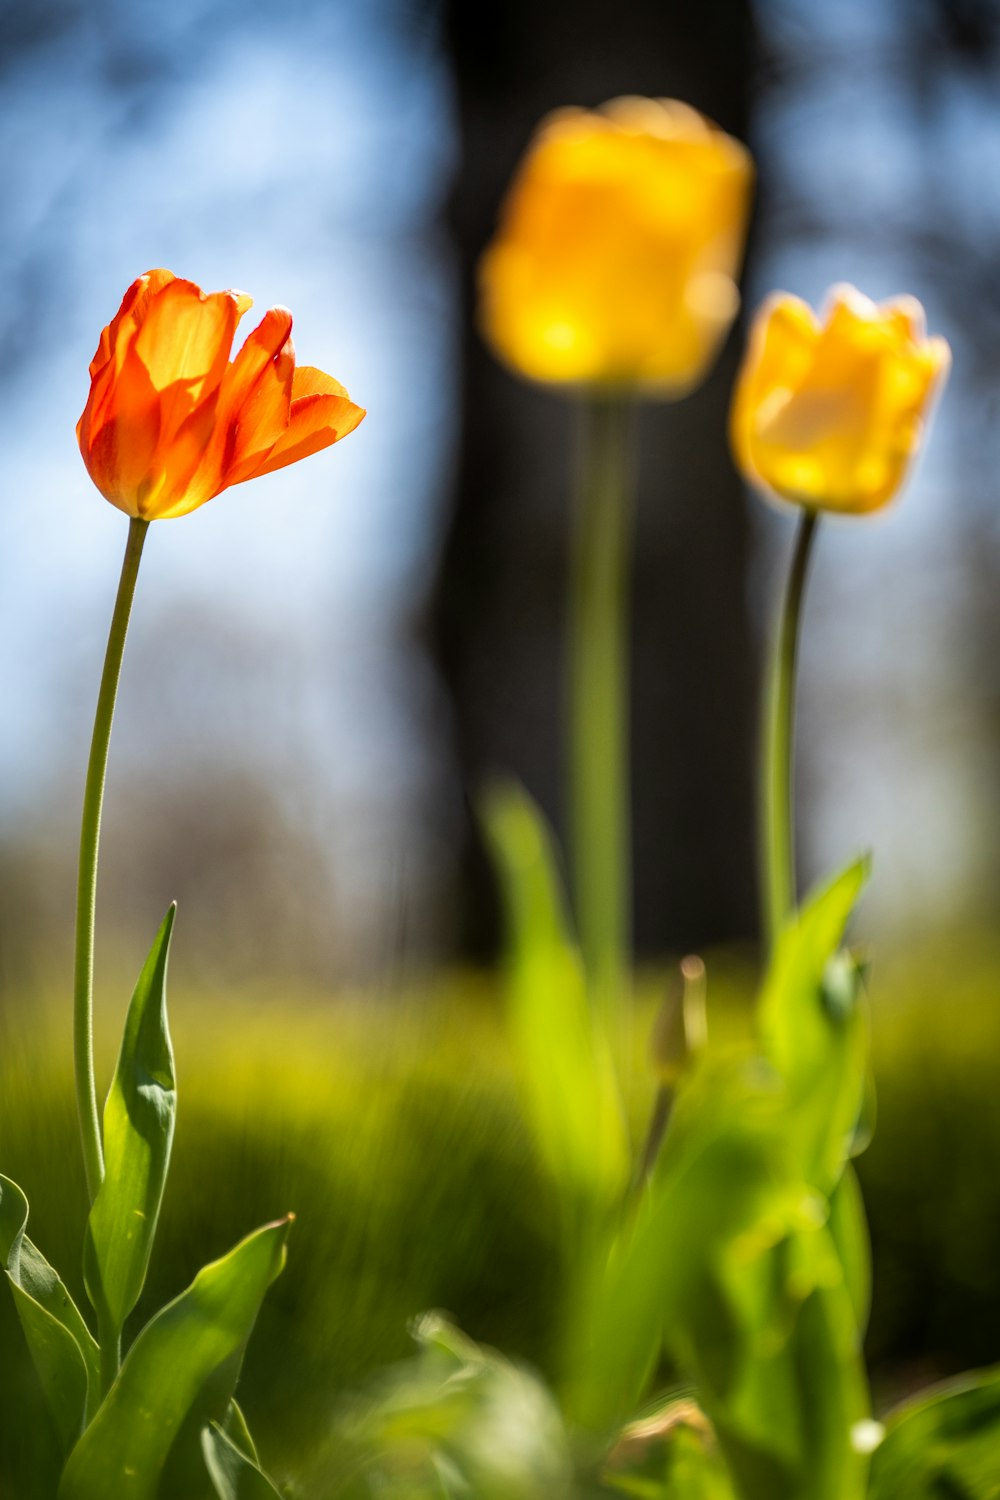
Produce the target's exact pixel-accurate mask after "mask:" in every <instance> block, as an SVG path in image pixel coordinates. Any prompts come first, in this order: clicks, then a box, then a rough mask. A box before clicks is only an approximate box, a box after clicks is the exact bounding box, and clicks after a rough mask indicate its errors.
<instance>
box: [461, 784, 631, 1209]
mask: <svg viewBox="0 0 1000 1500" xmlns="http://www.w3.org/2000/svg"><path fill="white" fill-rule="evenodd" d="M483 817H484V822H485V826H486V829H487V833H488V835H489V838H490V843H491V846H492V849H493V854H494V858H495V861H496V868H497V871H498V874H499V877H500V883H501V888H502V891H503V897H504V904H505V909H506V913H507V923H508V946H507V1005H508V1015H509V1020H510V1028H511V1035H512V1038H513V1042H514V1047H515V1054H516V1057H517V1061H518V1064H519V1069H520V1076H521V1081H522V1085H523V1089H524V1095H525V1100H526V1105H527V1111H528V1114H529V1116H530V1118H531V1121H532V1124H533V1126H534V1129H535V1133H536V1138H537V1142H538V1146H539V1149H540V1151H541V1152H542V1154H543V1156H544V1159H545V1161H546V1163H547V1165H548V1167H549V1170H550V1172H551V1173H552V1178H553V1182H554V1184H555V1186H556V1189H557V1191H558V1192H560V1193H561V1194H562V1196H563V1200H564V1204H565V1209H566V1214H567V1218H568V1221H569V1223H570V1225H571V1226H573V1227H574V1228H576V1229H577V1230H578V1229H579V1225H577V1224H575V1219H576V1215H577V1214H579V1212H580V1211H581V1207H582V1210H583V1212H584V1213H586V1211H587V1207H588V1206H597V1207H598V1208H599V1209H606V1208H607V1206H608V1205H609V1204H610V1203H613V1202H615V1200H616V1199H617V1197H618V1195H619V1194H620V1193H621V1191H622V1188H623V1187H624V1185H625V1183H626V1182H627V1180H628V1172H629V1155H628V1151H629V1147H628V1137H627V1132H626V1128H625V1123H624V1114H623V1107H622V1101H621V1094H620V1090H619V1086H618V1082H617V1077H616V1072H615V1067H614V1062H613V1058H612V1054H611V1048H610V1046H609V1041H608V1038H607V1037H606V1036H605V1035H603V1034H602V1031H601V1029H600V1027H599V1026H598V1024H597V1023H596V1021H595V1017H594V1014H593V1011H592V1009H591V1005H590V1001H589V998H588V995H587V987H586V982H585V979H584V972H583V965H582V963H581V961H580V955H579V952H578V951H577V948H576V946H575V944H574V943H573V941H572V940H571V938H570V935H569V932H568V928H567V921H566V916H565V907H564V902H563V897H562V892H561V888H560V880H559V875H558V872H557V869H556V860H555V855H554V852H553V848H552V840H551V837H550V835H549V832H548V830H547V828H546V827H545V824H544V821H543V819H542V817H541V814H540V813H539V812H538V809H537V808H536V807H535V805H534V803H533V802H532V801H531V799H530V798H529V797H528V796H527V795H526V793H524V792H523V791H522V790H521V789H520V788H519V787H517V786H515V785H512V784H505V785H502V786H495V787H494V788H493V790H492V791H491V792H490V794H489V795H488V796H487V797H485V798H484V800H483Z"/></svg>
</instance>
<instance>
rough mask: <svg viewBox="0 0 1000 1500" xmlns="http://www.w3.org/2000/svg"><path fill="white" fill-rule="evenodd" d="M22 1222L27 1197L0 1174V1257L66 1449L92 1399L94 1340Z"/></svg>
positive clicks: (94, 1393) (94, 1389) (94, 1392)
mask: <svg viewBox="0 0 1000 1500" xmlns="http://www.w3.org/2000/svg"><path fill="white" fill-rule="evenodd" d="M27 1223H28V1200H27V1198H26V1197H25V1196H24V1194H23V1193H22V1192H21V1189H20V1188H19V1187H18V1186H17V1184H16V1183H13V1182H11V1180H10V1179H9V1178H8V1177H0V1261H2V1262H3V1266H4V1269H5V1271H6V1275H7V1281H8V1284H9V1286H10V1289H11V1295H12V1296H13V1298H14V1305H15V1307H16V1309H17V1315H18V1319H19V1321H20V1324H21V1328H22V1330H23V1332H24V1337H25V1339H26V1341H27V1344H28V1349H29V1351H30V1353H31V1358H32V1362H33V1363H34V1366H35V1370H36V1371H37V1374H38V1378H39V1381H40V1382H41V1385H42V1389H43V1391H44V1393H45V1398H46V1401H47V1403H48V1406H49V1410H50V1411H51V1413H52V1417H53V1421H54V1422H55V1426H56V1431H57V1433H58V1435H59V1440H60V1443H61V1444H62V1447H63V1451H64V1452H66V1453H68V1452H69V1450H70V1449H71V1448H72V1446H73V1444H74V1443H75V1442H76V1440H77V1438H78V1437H79V1435H80V1433H81V1431H82V1430H83V1425H84V1422H85V1420H86V1418H87V1416H88V1415H89V1411H90V1408H91V1407H93V1406H94V1405H95V1404H96V1401H97V1397H98V1392H99V1372H98V1352H97V1345H96V1343H95V1342H94V1339H93V1337H92V1336H91V1334H90V1331H89V1329H88V1328H87V1326H86V1324H85V1323H84V1321H83V1318H82V1317H81V1316H80V1312H79V1310H78V1308H77V1307H76V1304H75V1303H74V1302H73V1299H72V1297H71V1296H70V1295H69V1293H68V1292H67V1290H66V1288H65V1287H64V1286H63V1284H62V1282H61V1280H60V1279H59V1277H58V1276H57V1275H56V1273H55V1271H54V1270H53V1269H52V1267H51V1266H50V1265H49V1264H48V1262H47V1261H46V1259H45V1257H44V1256H43V1255H42V1254H41V1252H40V1251H39V1250H38V1249H37V1248H36V1247H35V1245H33V1244H32V1242H31V1240H30V1239H29V1238H28V1236H27V1234H26V1233H25V1229H26V1227H27ZM88 1398H89V1400H88Z"/></svg>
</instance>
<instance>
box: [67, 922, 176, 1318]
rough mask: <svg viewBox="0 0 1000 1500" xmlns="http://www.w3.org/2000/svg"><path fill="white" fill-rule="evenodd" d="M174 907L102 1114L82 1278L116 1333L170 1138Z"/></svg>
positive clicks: (154, 1211)
mask: <svg viewBox="0 0 1000 1500" xmlns="http://www.w3.org/2000/svg"><path fill="white" fill-rule="evenodd" d="M175 910H176V908H175V907H173V906H171V908H170V910H169V911H168V912H167V915H166V917H165V918H164V920H163V924H162V925H161V927H160V930H159V932H158V933H157V935H156V938H155V940H154V942H153V946H152V949H151V950H150V954H149V957H148V958H147V960H146V962H145V964H144V966H143V969H142V973H141V974H140V975H139V980H138V983H137V984H136V987H135V992H134V994H133V996H132V1002H131V1004H130V1006H129V1010H128V1016H127V1019H126V1022H125V1034H124V1036H123V1038H122V1046H121V1052H120V1054H119V1057H118V1066H117V1069H116V1070H115V1076H114V1081H113V1083H112V1085H111V1091H110V1093H109V1094H108V1099H107V1103H106V1104H105V1106H104V1180H103V1182H102V1183H101V1186H100V1189H99V1190H98V1193H97V1196H96V1198H95V1199H94V1205H93V1207H92V1209H91V1211H90V1218H89V1220H88V1224H87V1236H86V1241H85V1245H84V1277H85V1280H86V1285H87V1292H88V1295H89V1296H90V1300H91V1301H92V1302H93V1304H94V1306H95V1308H97V1310H98V1312H99V1314H100V1315H101V1321H102V1324H103V1326H105V1327H107V1328H108V1329H109V1330H112V1331H113V1333H118V1332H119V1331H120V1330H121V1328H122V1325H123V1324H124V1322H125V1319H126V1318H127V1317H128V1314H129V1313H130V1312H131V1311H132V1309H133V1307H134V1306H135V1304H136V1302H137V1301H138V1300H139V1295H140V1293H141V1291H142V1287H143V1282H144V1281H145V1279H146V1270H147V1267H148V1265H149V1256H150V1251H151V1249H152V1245H153V1238H154V1236H155V1234H156V1225H157V1220H158V1219H159V1215H160V1203H161V1200H162V1198H163V1188H164V1184H165V1182H166V1178H167V1168H168V1166H169V1163H170V1148H171V1144H172V1142H173V1136H174V1115H175V1111H176V1097H177V1096H176V1091H175V1086H174V1059H173V1052H172V1050H171V1046H170V1034H169V1032H168V1030H167V993H166V982H167V957H168V953H169V949H170V933H171V929H172V928H173V922H174V912H175Z"/></svg>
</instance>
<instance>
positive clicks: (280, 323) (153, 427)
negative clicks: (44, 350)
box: [76, 270, 365, 521]
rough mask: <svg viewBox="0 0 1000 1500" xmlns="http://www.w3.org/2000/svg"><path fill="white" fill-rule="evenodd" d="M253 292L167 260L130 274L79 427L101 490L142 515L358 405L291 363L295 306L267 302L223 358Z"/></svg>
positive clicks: (278, 457)
mask: <svg viewBox="0 0 1000 1500" xmlns="http://www.w3.org/2000/svg"><path fill="white" fill-rule="evenodd" d="M251 302H252V299H251V298H250V297H248V296H246V295H245V294H244V293H243V292H232V291H230V292H209V293H205V292H203V291H202V290H201V288H200V287H197V286H195V284H194V282H192V281H182V280H180V279H179V278H178V277H176V276H174V275H173V274H172V272H170V271H162V270H159V271H148V272H147V273H146V275H145V276H140V277H139V278H138V280H137V281H134V282H133V283H132V285H131V286H130V287H129V289H128V291H127V292H126V293H125V296H124V298H123V300H122V305H121V307H120V308H119V310H118V313H117V316H116V317H115V319H114V321H113V322H112V323H110V324H109V325H108V327H107V328H105V329H104V332H103V333H102V334H101V342H100V344H99V345H98V349H97V353H96V354H95V355H94V358H93V360H92V361H91V364H90V395H89V397H88V399H87V405H86V407H85V408H84V412H83V415H82V416H81V418H80V420H79V422H78V423H77V428H76V435H77V438H78V440H79V443H80V452H81V453H82V454H83V461H84V463H85V464H86V466H87V472H88V473H89V475H90V477H91V479H92V480H93V481H94V483H95V484H96V486H97V488H98V489H99V490H100V492H101V494H102V495H103V496H104V497H105V499H106V500H110V501H111V504H112V505H116V506H117V507H118V509H119V510H123V511H124V512H125V513H126V515H129V516H135V517H138V518H140V519H142V520H145V521H153V520H164V519H167V518H168V517H171V516H183V515H186V514H187V513H188V511H191V510H196V509H197V508H198V506H199V505H204V504H205V501H206V500H211V499H212V498H213V496H215V495H218V494H220V493H221V491H222V490H225V489H228V488H229V486H230V485H233V484H242V483H243V481H244V480H245V479H255V478H256V477H257V476H258V475H259V474H269V473H271V471H272V470H273V469H281V468H283V467H284V466H285V464H292V463H295V462H296V461H297V460H298V459H300V458H306V457H307V456H308V455H309V454H310V453H317V452H319V450H320V449H321V448H328V447H329V446H330V444H331V443H335V442H336V441H337V439H338V438H342V437H345V436H346V435H347V433H349V432H353V431H354V429H355V427H357V425H358V423H359V422H360V421H361V419H362V417H363V416H364V415H365V413H364V409H363V408H362V407H360V406H355V404H354V402H353V401H351V399H350V397H349V396H348V394H347V392H346V390H345V389H344V387H343V386H342V385H341V384H340V383H339V381H336V380H334V379H333V377H332V376H330V375H325V374H324V373H323V371H322V370H314V369H311V368H310V367H308V366H302V367H301V368H298V369H297V368H296V365H295V350H294V347H293V345H292V339H291V330H292V315H291V313H290V312H289V311H288V309H287V308H284V307H272V308H271V309H270V310H269V311H268V312H266V313H265V314H264V317H263V318H262V320H261V322H260V323H259V324H258V326H257V327H256V328H255V329H254V330H253V332H252V333H251V334H250V335H249V336H248V338H247V339H246V341H245V343H244V344H243V347H242V348H241V349H240V350H239V352H238V354H237V355H236V357H235V359H233V360H230V358H229V355H230V352H231V349H232V343H233V336H234V334H235V332H236V325H237V323H238V322H239V320H240V318H241V317H242V316H243V314H244V313H245V312H246V311H247V309H248V308H249V307H250V306H251Z"/></svg>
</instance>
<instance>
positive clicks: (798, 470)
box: [731, 286, 951, 515]
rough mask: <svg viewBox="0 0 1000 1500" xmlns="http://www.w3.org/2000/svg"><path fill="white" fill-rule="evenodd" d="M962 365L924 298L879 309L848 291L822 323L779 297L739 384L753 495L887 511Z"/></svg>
mask: <svg viewBox="0 0 1000 1500" xmlns="http://www.w3.org/2000/svg"><path fill="white" fill-rule="evenodd" d="M950 363H951V352H950V350H949V348H948V345H947V343H946V342H945V340H944V339H942V338H928V337H927V335H926V323H925V319H924V310H923V308H922V307H921V306H920V303H919V302H917V300H916V299H915V298H914V297H897V298H893V299H892V301H889V302H882V303H879V304H877V305H876V303H874V302H871V301H870V300H869V299H868V298H867V297H864V296H862V294H861V293H860V292H858V291H855V289H854V288H853V287H851V286H836V287H834V288H833V289H832V291H831V292H830V294H829V297H828V300H827V305H826V308H825V311H824V318H823V320H822V321H820V320H818V319H817V318H816V316H815V314H814V313H813V311H812V309H811V308H810V307H809V306H808V305H807V304H806V303H805V302H802V301H801V300H800V299H799V298H798V297H792V296H789V295H788V294H787V293H784V292H780V293H776V294H775V295H774V296H772V297H770V298H769V299H768V300H767V301H766V302H765V303H764V305H763V306H762V307H761V309H760V311H759V312H758V314H757V317H756V319H755V320H754V324H753V328H752V329H751V333H750V340H749V343H748V346H747V352H746V356H745V358H744V361H743V366H742V369H741V371H740V374H739V378H738V380H737V385H736V394H735V397H734V400H733V406H732V416H731V439H732V446H733V452H734V454H735V457H736V461H737V463H738V465H739V467H740V469H741V470H742V471H743V474H744V476H745V478H746V479H748V480H749V481H750V482H751V483H752V484H754V485H757V486H759V487H760V488H762V489H763V490H765V491H770V492H771V493H773V494H775V495H780V496H781V497H782V498H783V499H785V500H791V501H795V502H797V503H798V504H800V505H804V506H807V507H808V508H810V509H814V510H830V511H842V512H844V513H846V514H851V515H861V514H864V513H865V512H867V511H873V510H878V509H879V508H880V507H881V506H883V505H885V504H886V502H887V501H888V500H890V499H891V498H892V496H893V495H894V494H895V493H896V491H897V490H898V489H899V487H900V485H901V484H902V482H903V479H904V477H905V475H906V470H907V468H908V467H909V464H910V462H911V460H912V459H913V458H914V456H915V455H916V453H917V450H918V449H919V447H920V443H921V439H922V437H923V431H924V426H925V423H926V418H927V413H928V410H929V408H930V405H931V401H932V398H933V396H934V393H935V391H937V390H938V389H940V387H941V385H942V384H943V382H944V379H945V377H946V375H947V372H948V368H949V365H950Z"/></svg>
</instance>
